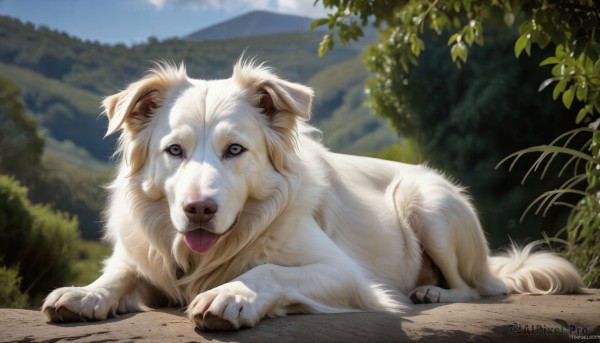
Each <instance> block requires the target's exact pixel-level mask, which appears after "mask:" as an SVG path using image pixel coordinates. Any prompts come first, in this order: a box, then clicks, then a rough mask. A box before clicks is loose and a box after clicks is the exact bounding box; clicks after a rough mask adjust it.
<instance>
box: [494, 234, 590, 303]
mask: <svg viewBox="0 0 600 343" xmlns="http://www.w3.org/2000/svg"><path fill="white" fill-rule="evenodd" d="M539 244H540V242H533V243H530V244H528V245H527V246H525V247H524V248H522V249H521V248H519V247H517V246H516V245H515V244H513V245H512V246H511V248H510V249H509V250H508V251H507V252H506V253H504V254H503V255H499V256H491V257H490V258H489V259H488V265H489V268H490V272H491V274H492V275H493V276H494V277H495V278H497V279H499V280H500V281H501V282H502V283H504V285H505V286H506V289H507V291H508V293H530V294H567V293H581V292H582V289H581V288H582V287H583V280H582V279H581V277H580V276H579V273H578V272H577V270H576V269H575V267H574V266H573V265H572V264H571V263H569V262H568V261H567V260H565V259H564V258H562V257H560V256H557V255H556V254H553V253H551V252H548V251H536V248H537V246H538V245H539Z"/></svg>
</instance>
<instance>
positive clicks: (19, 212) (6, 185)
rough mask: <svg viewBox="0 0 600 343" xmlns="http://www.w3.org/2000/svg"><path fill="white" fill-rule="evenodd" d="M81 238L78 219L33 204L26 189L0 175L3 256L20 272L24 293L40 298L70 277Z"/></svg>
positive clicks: (13, 283)
mask: <svg viewBox="0 0 600 343" xmlns="http://www.w3.org/2000/svg"><path fill="white" fill-rule="evenodd" d="M78 239H79V230H78V221H77V218H70V217H69V215H68V214H65V213H61V212H54V211H52V210H51V209H50V207H49V206H45V205H33V204H31V203H30V202H29V200H28V199H27V188H25V187H23V186H21V185H20V184H19V182H18V181H16V180H15V179H13V178H11V177H8V176H4V175H0V242H1V243H0V257H1V258H3V261H4V265H6V266H8V267H9V268H10V269H13V270H14V271H18V274H19V275H20V278H21V280H20V281H21V282H20V289H21V292H23V293H25V294H27V295H28V296H29V297H30V298H31V299H32V300H33V301H37V300H40V299H41V298H42V297H43V296H44V295H45V294H46V292H47V291H48V290H50V289H52V288H54V287H56V286H58V285H60V284H61V283H63V282H64V281H65V280H66V279H67V278H68V277H69V276H70V273H71V267H70V265H71V263H72V262H73V259H74V258H75V251H76V250H75V246H76V243H77V242H78ZM7 275H9V277H10V275H11V274H10V273H9V274H7ZM15 278H17V276H16V275H15V276H14V278H13V279H15ZM15 284H16V283H15V281H13V282H12V284H11V285H13V286H14V285H15Z"/></svg>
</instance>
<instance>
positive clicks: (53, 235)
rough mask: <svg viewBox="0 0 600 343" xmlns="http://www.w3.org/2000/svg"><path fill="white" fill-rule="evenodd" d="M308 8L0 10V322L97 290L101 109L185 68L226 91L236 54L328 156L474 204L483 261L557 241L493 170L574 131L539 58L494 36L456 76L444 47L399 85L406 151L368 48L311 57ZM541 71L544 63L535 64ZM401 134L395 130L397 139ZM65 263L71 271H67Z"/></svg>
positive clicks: (131, 0)
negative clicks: (365, 159) (154, 74)
mask: <svg viewBox="0 0 600 343" xmlns="http://www.w3.org/2000/svg"><path fill="white" fill-rule="evenodd" d="M320 6H322V5H321V4H320V3H317V5H316V6H315V7H313V6H312V1H299V0H298V1H293V0H287V1H284V0H277V1H268V0H264V1H249V0H230V1H221V2H217V1H200V0H198V1H193V0H188V1H185V0H128V1H117V0H107V1H97V2H95V1H76V0H59V1H45V0H0V42H1V43H0V174H2V176H0V258H2V260H0V284H2V285H7V286H6V287H5V289H0V306H14V307H27V306H29V307H37V306H39V305H40V304H41V302H40V301H41V298H42V297H43V296H44V295H45V294H46V293H47V292H48V291H49V290H51V289H52V288H54V287H57V286H62V285H72V284H74V285H83V284H86V283H88V282H90V281H92V280H93V279H95V277H96V276H97V275H98V271H99V268H100V260H101V259H102V258H103V256H106V254H108V253H109V252H110V248H109V247H107V246H105V245H103V244H102V243H99V242H98V240H99V239H100V237H101V235H102V223H101V209H102V206H103V203H104V199H105V193H104V190H103V188H102V185H104V184H106V183H107V182H108V181H109V180H110V179H111V176H112V175H113V173H114V172H113V169H114V164H113V162H112V161H111V155H112V153H113V149H114V143H115V139H116V137H108V138H103V136H104V133H105V131H106V128H107V121H106V119H105V118H103V117H101V116H100V115H101V113H100V109H99V108H100V102H101V100H102V98H103V97H105V96H108V95H111V94H114V93H116V92H117V91H119V90H120V89H123V88H124V87H126V85H127V84H128V83H130V82H132V81H134V80H136V79H138V78H140V77H141V76H143V75H144V74H145V73H146V71H147V70H148V69H149V68H151V67H152V63H151V61H156V60H168V61H174V62H176V63H179V62H180V61H185V63H186V65H187V69H188V73H189V75H190V76H191V77H194V78H203V79H212V78H227V77H229V76H230V74H231V68H232V65H233V64H234V63H235V61H236V60H237V58H238V57H240V55H241V54H242V52H244V51H245V55H246V56H256V57H257V59H258V60H259V61H265V62H267V63H268V64H269V65H270V66H272V67H274V68H275V69H276V71H277V72H278V73H279V74H280V75H281V76H282V77H284V78H286V79H289V80H291V81H294V82H300V83H304V84H307V85H309V86H311V87H312V88H314V90H315V93H316V98H315V103H314V109H313V119H312V120H311V123H312V124H313V125H315V126H317V127H318V128H320V129H321V130H322V131H323V133H324V142H325V144H326V145H327V146H328V147H330V148H331V150H333V151H336V152H343V153H350V154H359V155H368V156H377V157H382V158H387V159H392V160H399V161H404V162H408V163H421V162H426V163H428V164H429V165H431V166H432V167H434V168H438V169H440V170H443V171H444V173H445V174H446V175H448V176H449V177H451V178H453V179H454V180H456V181H457V182H458V183H460V184H462V185H464V186H466V187H467V188H468V190H469V192H470V193H471V194H472V195H473V198H474V202H475V204H476V205H477V207H478V209H479V212H480V215H481V218H482V221H483V224H484V227H485V229H486V231H487V234H488V238H489V240H490V244H491V246H492V248H494V249H496V248H500V247H502V246H503V245H505V244H507V243H508V242H509V237H510V238H512V239H514V240H516V241H519V242H524V241H532V240H537V239H540V238H541V237H542V233H543V232H546V233H548V234H554V233H555V232H556V231H557V230H558V229H559V228H561V227H562V226H564V221H565V218H566V215H567V213H568V212H565V211H561V210H560V209H556V210H552V211H550V212H549V213H548V215H546V216H545V217H541V216H535V215H528V216H526V217H525V219H524V221H523V222H519V217H520V215H521V214H522V212H523V211H524V210H525V208H526V207H527V205H528V204H529V203H530V202H531V201H532V200H533V199H535V198H536V197H537V196H538V195H539V194H540V193H541V192H542V191H544V190H547V189H550V188H552V187H554V186H556V185H557V184H559V183H560V180H559V179H557V178H554V177H548V178H546V179H545V180H541V181H535V182H528V183H527V184H525V185H524V186H522V185H520V180H521V178H522V177H523V174H524V173H525V172H526V170H527V168H528V167H529V164H528V163H523V164H521V165H517V166H516V168H515V170H513V172H508V171H507V167H501V168H499V169H498V170H496V169H495V166H496V164H497V163H498V162H499V161H500V160H501V159H502V158H504V157H506V156H507V155H508V154H510V153H512V152H514V151H516V150H518V149H522V148H525V147H528V146H532V145H538V144H543V143H546V142H548V141H549V140H550V139H552V138H554V137H555V136H557V135H558V134H559V133H561V132H564V131H566V130H567V129H569V128H570V127H574V122H573V119H572V116H569V115H564V112H565V110H564V109H563V108H560V107H558V106H556V105H555V104H554V103H553V100H552V99H551V94H550V92H549V91H546V92H541V93H540V92H538V91H537V90H538V87H539V85H540V84H541V83H542V81H543V80H544V79H546V78H547V77H548V73H549V72H548V70H546V69H544V68H539V67H538V65H539V62H540V61H541V59H542V57H541V55H540V54H539V53H538V52H537V51H534V52H533V53H532V55H533V56H532V58H527V59H515V56H514V44H515V40H516V39H517V37H518V33H517V31H516V29H506V28H503V29H498V30H495V29H491V30H490V31H489V32H486V43H485V45H484V46H482V47H478V48H477V49H473V51H472V52H471V53H470V55H469V63H467V64H466V65H465V66H463V67H462V68H461V69H459V68H457V67H456V66H455V65H454V63H453V62H452V60H451V59H450V58H449V55H448V45H447V41H448V36H444V35H442V36H438V35H433V34H430V35H427V37H426V40H427V49H426V51H425V52H423V54H422V56H421V57H420V60H419V65H418V67H415V68H414V69H413V70H414V72H411V73H409V74H408V75H407V78H406V79H405V85H406V86H407V87H406V89H405V92H406V94H405V96H407V97H409V98H410V99H411V107H412V109H413V111H414V112H415V115H417V116H419V118H421V121H420V123H421V125H419V127H418V128H415V130H418V131H414V134H413V135H411V137H410V138H411V139H405V137H401V136H400V135H399V134H398V133H397V132H396V131H395V130H394V129H392V128H391V126H390V125H388V123H387V121H386V120H384V119H382V118H381V117H378V116H376V115H374V114H373V113H372V111H371V110H370V109H369V107H367V106H366V105H365V100H366V98H367V93H366V92H365V82H366V81H367V79H368V78H369V73H368V72H367V70H366V68H365V67H364V65H363V64H362V62H361V56H362V55H363V54H364V52H365V50H366V48H367V46H368V45H369V44H372V43H374V42H376V41H377V39H378V38H377V32H376V31H375V30H374V29H366V30H365V36H364V37H363V38H362V39H360V40H358V41H357V42H352V43H350V44H347V45H345V46H340V45H338V46H336V48H335V49H333V50H332V51H330V52H328V53H326V54H324V55H323V56H322V57H319V55H318V53H317V51H318V49H319V43H320V42H321V39H322V37H323V35H324V34H325V32H324V31H323V30H322V29H321V28H318V29H317V30H315V31H309V26H310V25H311V23H312V22H313V21H314V20H315V19H316V18H319V17H323V16H325V15H326V13H327V12H326V11H325V10H324V9H323V8H322V7H320ZM538 55H539V56H538ZM397 125H398V124H397V123H396V127H397ZM73 261H75V262H73Z"/></svg>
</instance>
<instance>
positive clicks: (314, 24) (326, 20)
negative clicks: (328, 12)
mask: <svg viewBox="0 0 600 343" xmlns="http://www.w3.org/2000/svg"><path fill="white" fill-rule="evenodd" d="M327 23H329V18H320V19H317V20H315V21H313V22H312V23H311V24H310V30H311V31H313V30H314V29H316V28H317V27H319V26H323V25H325V24H327Z"/></svg>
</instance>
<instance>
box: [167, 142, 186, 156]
mask: <svg viewBox="0 0 600 343" xmlns="http://www.w3.org/2000/svg"><path fill="white" fill-rule="evenodd" d="M165 151H166V152H167V153H168V154H169V155H171V156H175V157H182V156H183V148H182V147H181V145H179V144H171V145H169V146H168V147H167V149H166V150H165Z"/></svg>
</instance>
